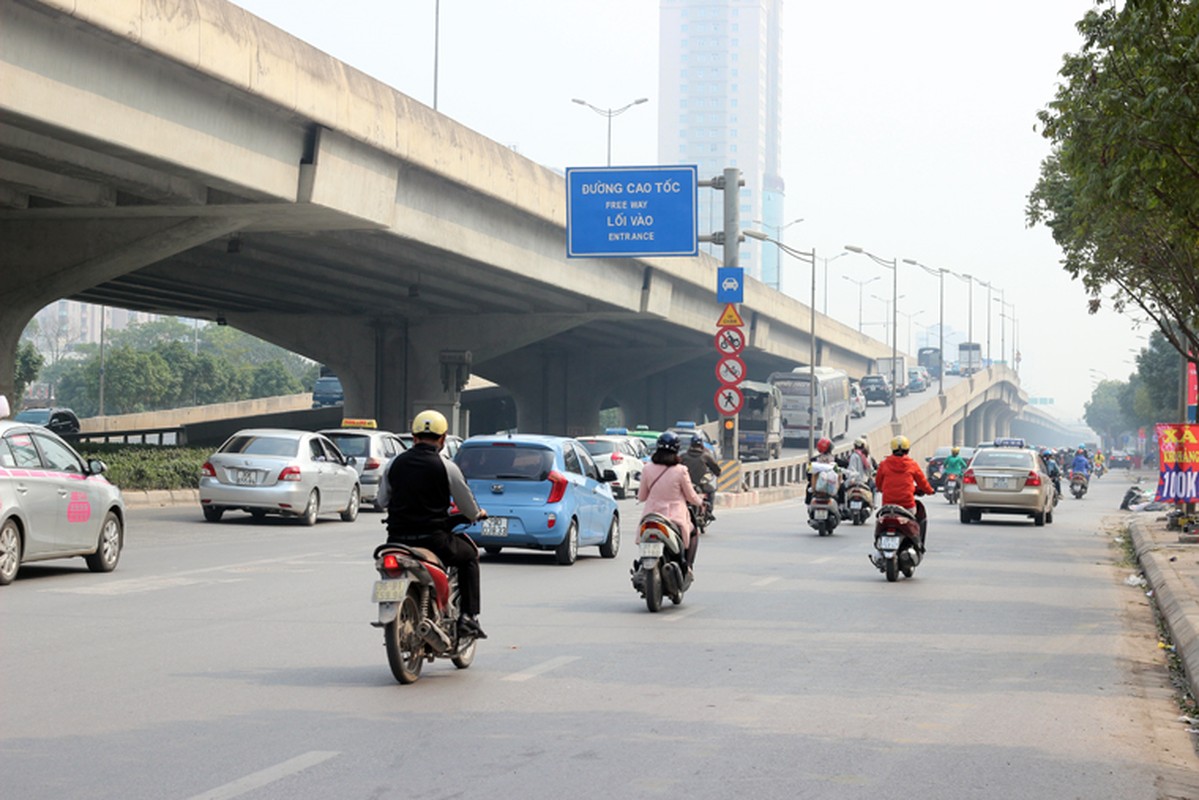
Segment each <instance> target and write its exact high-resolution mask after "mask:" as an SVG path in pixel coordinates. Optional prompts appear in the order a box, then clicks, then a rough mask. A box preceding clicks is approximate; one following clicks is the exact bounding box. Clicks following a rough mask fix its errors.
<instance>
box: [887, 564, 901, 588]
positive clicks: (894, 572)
mask: <svg viewBox="0 0 1199 800" xmlns="http://www.w3.org/2000/svg"><path fill="white" fill-rule="evenodd" d="M897 580H899V559H897V558H888V559H887V582H888V583H895V581H897Z"/></svg>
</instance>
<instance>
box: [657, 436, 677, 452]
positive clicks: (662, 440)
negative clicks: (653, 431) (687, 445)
mask: <svg viewBox="0 0 1199 800" xmlns="http://www.w3.org/2000/svg"><path fill="white" fill-rule="evenodd" d="M658 449H659V450H663V451H665V452H667V453H677V452H679V437H678V434H676V433H674V432H673V431H666V433H664V434H662V435H661V436H659V437H658Z"/></svg>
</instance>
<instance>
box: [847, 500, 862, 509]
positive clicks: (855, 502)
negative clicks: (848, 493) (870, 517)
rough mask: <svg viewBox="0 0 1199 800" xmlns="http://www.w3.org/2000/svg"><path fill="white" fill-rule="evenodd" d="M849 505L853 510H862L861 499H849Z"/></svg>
mask: <svg viewBox="0 0 1199 800" xmlns="http://www.w3.org/2000/svg"><path fill="white" fill-rule="evenodd" d="M849 507H850V508H852V509H853V510H854V511H861V510H862V501H861V500H850V501H849Z"/></svg>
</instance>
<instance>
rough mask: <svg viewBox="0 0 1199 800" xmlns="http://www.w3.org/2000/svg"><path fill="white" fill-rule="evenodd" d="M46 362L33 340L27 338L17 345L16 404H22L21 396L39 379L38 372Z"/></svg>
mask: <svg viewBox="0 0 1199 800" xmlns="http://www.w3.org/2000/svg"><path fill="white" fill-rule="evenodd" d="M45 364H46V359H45V358H44V357H43V356H42V354H41V353H39V352H38V349H37V348H36V347H34V345H33V342H31V341H29V340H25V341H23V342H21V344H20V345H18V346H17V372H16V376H15V377H16V381H15V383H16V386H15V387H14V391H15V392H16V397H14V398H13V399H12V400H13V404H14V405H19V404H20V402H21V398H22V397H24V396H25V388H26V387H27V386H29V384H31V383H33V382H34V381H35V380H37V376H38V373H39V372H41V370H42V367H43V366H45Z"/></svg>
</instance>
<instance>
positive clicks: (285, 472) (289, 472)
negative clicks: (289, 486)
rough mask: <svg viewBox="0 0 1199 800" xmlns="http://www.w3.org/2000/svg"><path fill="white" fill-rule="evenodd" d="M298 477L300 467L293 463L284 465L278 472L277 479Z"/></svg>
mask: <svg viewBox="0 0 1199 800" xmlns="http://www.w3.org/2000/svg"><path fill="white" fill-rule="evenodd" d="M299 479H300V468H299V467H297V466H296V465H295V464H292V465H291V466H287V467H284V468H283V469H282V470H280V472H279V480H281V481H298V480H299Z"/></svg>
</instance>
